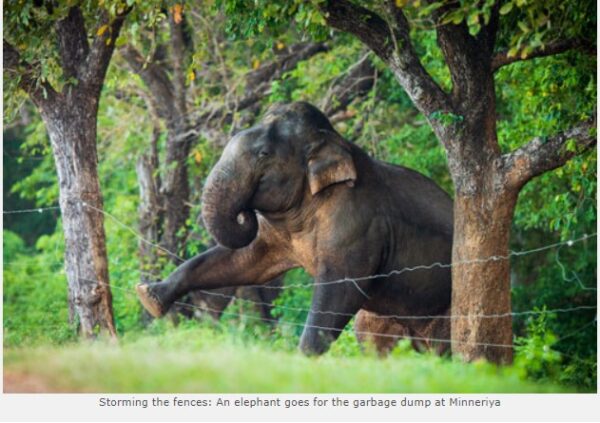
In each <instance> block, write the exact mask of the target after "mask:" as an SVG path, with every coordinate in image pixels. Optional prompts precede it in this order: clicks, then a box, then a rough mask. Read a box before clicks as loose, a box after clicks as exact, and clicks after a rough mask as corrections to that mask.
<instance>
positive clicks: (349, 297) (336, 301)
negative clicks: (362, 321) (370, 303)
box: [300, 273, 370, 355]
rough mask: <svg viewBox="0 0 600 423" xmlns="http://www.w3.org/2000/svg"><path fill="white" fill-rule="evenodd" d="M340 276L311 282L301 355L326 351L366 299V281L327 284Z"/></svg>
mask: <svg viewBox="0 0 600 423" xmlns="http://www.w3.org/2000/svg"><path fill="white" fill-rule="evenodd" d="M343 278H344V276H339V273H338V276H335V275H332V274H330V275H329V276H327V277H319V278H317V280H316V281H315V290H314V294H313V301H312V306H311V311H310V312H309V314H308V318H307V320H306V326H305V327H304V331H303V333H302V338H301V339H300V349H301V350H302V352H304V353H305V354H309V355H313V354H322V353H324V352H325V351H327V349H328V348H329V346H330V345H331V343H332V342H333V341H335V340H336V339H337V338H338V337H339V335H340V333H341V331H342V330H343V329H344V327H345V326H346V324H347V323H348V322H349V321H350V319H351V318H352V316H354V314H356V312H357V311H358V310H360V308H361V307H362V306H363V304H364V303H365V301H367V300H368V298H367V296H368V291H369V285H370V282H365V281H363V282H352V281H344V282H340V283H332V284H329V283H328V282H331V281H334V280H339V279H343ZM321 283H325V284H323V285H321ZM357 285H358V286H357Z"/></svg>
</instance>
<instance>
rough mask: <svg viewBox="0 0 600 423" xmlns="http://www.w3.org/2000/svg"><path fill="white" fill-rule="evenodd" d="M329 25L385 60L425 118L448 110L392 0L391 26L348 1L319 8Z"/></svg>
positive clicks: (344, 0)
mask: <svg viewBox="0 0 600 423" xmlns="http://www.w3.org/2000/svg"><path fill="white" fill-rule="evenodd" d="M320 8H321V11H322V13H323V15H324V16H325V20H326V22H327V24H328V25H329V26H331V27H332V28H335V29H338V30H340V31H344V32H348V33H351V34H353V35H355V36H356V37H357V38H358V39H359V40H361V41H362V42H363V43H364V44H366V45H367V46H369V48H371V50H373V51H374V52H375V54H377V55H378V56H379V57H380V58H381V59H382V60H384V61H385V62H386V63H387V64H388V65H389V66H390V69H391V70H392V71H393V72H394V75H395V77H396V79H397V80H398V82H399V83H400V85H401V86H402V87H403V88H404V90H405V91H406V93H407V94H408V96H409V97H410V98H411V100H412V101H413V103H414V105H415V106H416V107H417V108H418V109H419V110H420V111H421V112H423V113H424V114H425V115H427V116H428V115H430V114H431V113H433V112H435V111H439V110H450V107H451V105H450V103H449V101H448V98H447V96H446V93H444V91H443V90H442V89H441V88H440V87H439V86H438V85H437V84H436V83H435V81H434V80H433V78H431V76H430V75H429V74H428V73H427V71H426V70H425V68H424V67H423V65H422V64H421V62H420V60H419V58H418V57H417V54H416V52H415V51H414V48H413V46H412V42H411V39H410V35H409V26H408V21H407V20H406V17H405V16H404V14H403V12H402V10H401V9H399V8H397V7H396V5H395V3H394V2H393V1H389V2H388V9H390V12H391V14H392V17H393V21H394V22H393V23H388V22H387V21H386V20H385V19H384V18H382V17H381V16H379V15H378V14H376V13H374V12H373V11H371V10H368V9H365V8H364V7H361V6H358V5H356V4H354V3H351V2H349V1H348V0H329V1H327V2H325V3H322V5H321V6H320Z"/></svg>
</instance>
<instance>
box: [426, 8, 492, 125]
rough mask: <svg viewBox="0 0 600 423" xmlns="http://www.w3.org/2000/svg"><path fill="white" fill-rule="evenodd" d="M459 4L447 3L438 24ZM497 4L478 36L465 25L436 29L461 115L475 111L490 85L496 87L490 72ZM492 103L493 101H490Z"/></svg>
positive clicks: (439, 14) (437, 15) (441, 9)
mask: <svg viewBox="0 0 600 423" xmlns="http://www.w3.org/2000/svg"><path fill="white" fill-rule="evenodd" d="M457 7H459V4H458V3H457V2H456V3H450V2H448V3H447V4H445V5H444V6H443V7H441V8H439V9H437V10H436V11H435V12H434V18H435V19H436V21H437V22H439V21H441V20H442V19H443V18H444V17H445V16H446V15H447V14H448V13H449V12H452V11H453V10H454V9H456V8H457ZM497 9H498V4H496V6H495V7H494V10H493V11H492V12H491V13H492V16H491V17H490V21H489V23H488V25H484V22H483V19H482V18H480V19H481V24H482V27H481V29H480V31H479V32H478V33H477V35H476V36H473V35H471V34H470V33H469V29H468V27H467V24H466V22H465V21H462V22H461V23H459V24H454V23H447V24H445V25H441V24H440V25H438V26H437V27H436V33H437V39H438V45H439V46H440V49H441V50H442V54H443V55H444V61H445V62H446V64H447V65H448V70H449V71H450V76H451V79H452V99H453V102H454V105H455V106H456V107H457V108H458V109H459V110H458V111H459V112H460V113H464V110H469V109H472V108H473V107H474V103H478V102H480V101H482V99H483V98H485V94H486V92H488V93H489V89H488V87H487V86H486V85H487V84H491V83H493V80H492V79H491V77H489V75H490V74H489V72H490V71H489V69H490V63H491V58H492V51H493V48H494V41H495V34H496V30H497V22H498V10H497ZM488 100H491V99H488Z"/></svg>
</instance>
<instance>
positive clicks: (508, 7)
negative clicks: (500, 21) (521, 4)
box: [500, 1, 514, 15]
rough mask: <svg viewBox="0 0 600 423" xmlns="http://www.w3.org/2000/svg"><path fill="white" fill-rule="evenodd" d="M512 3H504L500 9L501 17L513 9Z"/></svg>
mask: <svg viewBox="0 0 600 423" xmlns="http://www.w3.org/2000/svg"><path fill="white" fill-rule="evenodd" d="M513 6H514V3H513V2H512V1H510V2H508V3H506V4H505V5H504V6H502V7H501V8H500V14H501V15H507V14H508V13H510V11H511V10H512V9H513Z"/></svg>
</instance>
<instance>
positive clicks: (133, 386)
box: [4, 328, 565, 393]
mask: <svg viewBox="0 0 600 423" xmlns="http://www.w3.org/2000/svg"><path fill="white" fill-rule="evenodd" d="M348 336H350V335H348ZM341 344H343V342H342V343H341ZM4 370H5V385H8V386H5V391H8V390H13V391H14V390H25V391H27V390H29V389H33V390H37V391H59V392H115V393H117V392H182V393H192V392H246V393H250V392H266V393H291V392H319V393H326V392H346V393H358V392H369V393H370V392H373V393H384V392H385V393H393V392H402V393H411V392H414V393H424V392H453V393H454V392H456V393H466V392H486V393H487V392H564V391H565V388H564V387H559V386H556V385H549V384H544V385H539V384H533V383H531V382H526V381H523V380H522V379H521V378H519V376H518V374H517V373H516V371H515V370H511V369H498V368H496V367H494V366H491V365H489V364H487V363H474V364H468V365H467V364H463V363H460V362H458V361H452V360H450V359H442V358H438V357H435V356H430V355H423V354H417V353H414V352H412V351H411V350H410V349H409V348H406V347H404V348H398V349H397V350H396V351H394V353H392V355H391V356H390V357H388V358H386V359H380V358H378V357H376V356H374V355H373V354H369V353H366V354H351V355H350V356H348V354H347V353H346V352H345V351H339V350H336V348H334V349H333V350H332V351H331V352H330V353H328V354H326V355H325V356H323V357H318V358H308V357H304V356H302V355H301V354H299V353H297V352H296V351H293V350H289V349H286V348H277V347H273V345H269V344H268V343H265V342H263V341H257V340H254V341H252V340H247V339H246V340H243V339H241V340H240V339H239V338H236V337H233V336H231V335H228V334H215V332H214V331H210V330H208V329H206V328H182V329H180V328H178V329H177V330H175V331H173V332H172V333H162V334H158V335H157V334H138V335H135V336H130V337H125V338H123V339H122V340H121V341H120V342H119V344H118V345H116V346H115V345H112V344H110V343H108V342H102V341H96V342H94V343H69V344H65V345H57V346H37V347H28V348H22V347H9V348H5V350H4ZM11 386H12V387H11ZM28 386H29V387H30V388H27V387H28ZM31 386H33V388H31ZM19 387H22V388H19Z"/></svg>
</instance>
